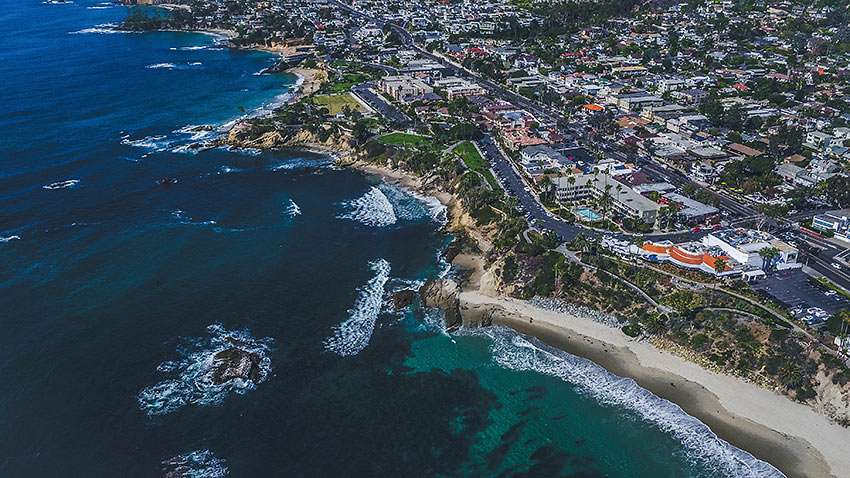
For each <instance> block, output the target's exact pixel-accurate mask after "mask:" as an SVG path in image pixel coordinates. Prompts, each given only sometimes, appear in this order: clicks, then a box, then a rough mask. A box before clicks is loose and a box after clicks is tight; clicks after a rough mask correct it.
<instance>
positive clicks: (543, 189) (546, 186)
mask: <svg viewBox="0 0 850 478" xmlns="http://www.w3.org/2000/svg"><path fill="white" fill-rule="evenodd" d="M538 185H539V186H540V199H542V200H543V201H544V202H548V201H549V200H551V199H552V197H551V195H552V192H553V191H554V188H553V186H554V183H553V182H552V179H551V178H550V177H549V176H543V178H542V179H541V180H540V182H539V183H538Z"/></svg>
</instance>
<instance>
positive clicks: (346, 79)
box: [328, 73, 372, 93]
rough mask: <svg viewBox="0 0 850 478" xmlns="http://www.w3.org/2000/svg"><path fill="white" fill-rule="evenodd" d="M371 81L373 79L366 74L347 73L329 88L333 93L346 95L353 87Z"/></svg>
mask: <svg viewBox="0 0 850 478" xmlns="http://www.w3.org/2000/svg"><path fill="white" fill-rule="evenodd" d="M371 79H372V77H371V76H370V75H367V74H365V73H345V74H343V75H342V78H340V79H339V80H337V81H334V82H333V83H331V84H330V85H329V86H328V88H329V89H330V91H331V92H333V93H344V92H346V91H348V90H350V89H351V87H352V86H354V85H357V84H360V83H363V82H364V81H369V80H371Z"/></svg>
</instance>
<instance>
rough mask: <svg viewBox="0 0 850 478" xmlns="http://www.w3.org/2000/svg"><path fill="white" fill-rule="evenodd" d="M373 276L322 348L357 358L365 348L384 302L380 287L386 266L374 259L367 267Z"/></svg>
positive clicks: (385, 274)
mask: <svg viewBox="0 0 850 478" xmlns="http://www.w3.org/2000/svg"><path fill="white" fill-rule="evenodd" d="M369 266H370V267H371V269H372V271H374V272H375V276H374V277H372V279H370V280H369V282H368V283H367V284H366V285H365V286H364V287H363V288H361V289H360V291H359V294H358V297H357V301H356V302H355V303H354V307H352V308H351V309H349V310H348V315H349V318H348V320H346V321H345V322H343V323H341V324H339V325H338V326H337V327H335V328H334V333H333V335H332V336H330V337H328V338H327V339H326V340H325V348H326V349H327V350H330V351H331V352H334V353H336V354H339V355H342V356H350V355H357V354H359V353H360V352H361V351H362V350H363V349H365V348H366V346H367V345H369V339H371V338H372V332H373V331H374V330H375V322H376V321H377V320H378V314H380V313H381V306H382V305H383V303H384V287H385V286H386V284H387V281H388V280H389V278H390V263H389V262H387V261H386V260H384V259H378V260H376V261H373V262H371V263H370V264H369Z"/></svg>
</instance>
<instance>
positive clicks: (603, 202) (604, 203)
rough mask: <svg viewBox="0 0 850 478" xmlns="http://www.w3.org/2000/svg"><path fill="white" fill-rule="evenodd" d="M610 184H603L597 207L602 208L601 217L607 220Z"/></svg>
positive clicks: (610, 199) (609, 204)
mask: <svg viewBox="0 0 850 478" xmlns="http://www.w3.org/2000/svg"><path fill="white" fill-rule="evenodd" d="M611 201H612V198H611V186H610V185H607V184H606V185H605V191H604V192H603V193H602V196H601V197H600V198H599V201H598V203H599V208H600V209H602V217H603V218H604V219H605V220H607V219H608V208H609V207H610V206H611Z"/></svg>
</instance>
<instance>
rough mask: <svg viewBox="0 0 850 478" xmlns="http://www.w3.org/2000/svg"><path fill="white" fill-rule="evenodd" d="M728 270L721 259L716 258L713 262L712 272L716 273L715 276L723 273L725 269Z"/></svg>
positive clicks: (727, 265) (724, 261)
mask: <svg viewBox="0 0 850 478" xmlns="http://www.w3.org/2000/svg"><path fill="white" fill-rule="evenodd" d="M728 268H729V264H728V263H727V262H726V260H725V259H723V258H722V257H718V258H717V259H716V260H715V261H714V272H716V273H717V275H720V274H721V273H723V272H725V271H726V269H728Z"/></svg>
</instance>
